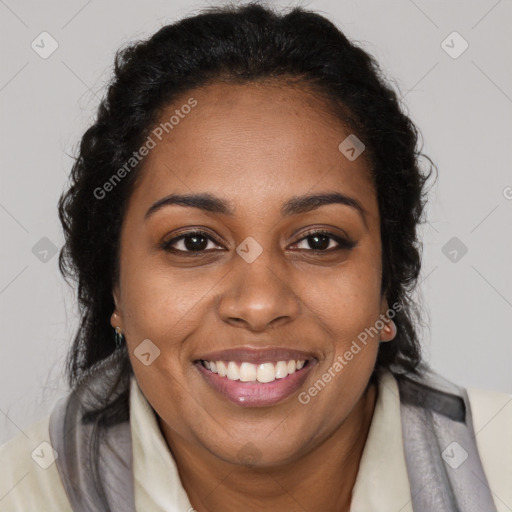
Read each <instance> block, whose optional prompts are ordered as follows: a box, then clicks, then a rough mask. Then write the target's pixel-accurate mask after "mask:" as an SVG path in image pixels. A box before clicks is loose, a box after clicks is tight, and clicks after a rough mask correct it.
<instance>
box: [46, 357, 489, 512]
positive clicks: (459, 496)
mask: <svg viewBox="0 0 512 512" xmlns="http://www.w3.org/2000/svg"><path fill="white" fill-rule="evenodd" d="M125 357H126V353H125V352H124V349H122V350H119V351H116V352H115V353H114V354H113V355H112V356H111V357H110V358H108V359H107V360H105V361H103V362H102V363H101V364H99V365H98V366H97V367H95V368H93V369H92V370H91V371H90V372H89V374H88V376H87V378H86V379H84V380H83V381H82V382H81V384H80V385H79V386H77V388H76V389H75V390H74V391H73V392H72V393H70V394H69V395H67V396H66V397H64V398H63V399H61V401H60V402H59V403H58V404H57V406H56V407H55V409H54V410H53V411H52V414H51V418H50V437H51V441H52V445H53V447H54V448H55V449H56V450H57V453H58V458H57V460H56V464H57V467H58V469H59V473H60V475H61V479H62V481H63V484H64V487H65V489H66V493H67V495H68V498H69V501H70V503H71V505H72V508H73V511H74V512H108V511H109V510H112V511H114V512H135V506H134V491H133V471H132V468H133V466H132V464H133V461H132V446H131V430H130V423H129V411H128V410H126V411H124V412H125V417H124V418H123V419H122V421H120V422H117V424H111V425H110V426H109V425H104V426H100V427H99V431H100V441H99V446H98V451H95V449H94V447H93V446H91V440H92V433H93V423H91V422H88V421H86V420H87V417H88V412H90V411H94V410H95V409H96V408H98V406H100V405H103V406H104V405H105V404H107V403H113V400H114V399H115V398H116V397H119V396H120V395H121V394H122V393H127V392H129V387H128V389H127V386H126V383H127V382H129V381H126V380H124V381H123V382H121V381H119V379H118V376H117V373H116V372H117V371H118V367H119V364H120V360H121V358H125ZM395 376H396V378H397V381H398V388H399V392H400V411H401V421H402V429H403V439H404V451H405V460H406V464H407V473H408V476H409V482H410V485H411V495H412V505H413V510H414V512H496V508H495V505H494V502H493V499H492V495H491V492H490V490H489V488H488V483H487V478H486V476H485V474H484V471H483V468H482V464H481V461H480V457H479V455H478V450H477V446H476V442H475V434H474V430H473V422H472V416H471V408H470V404H469V399H468V396H467V392H466V390H465V389H464V388H461V387H458V386H456V385H455V384H453V383H451V382H449V381H448V380H446V379H444V378H443V377H441V376H440V375H439V374H437V373H435V372H433V371H431V370H430V369H428V368H427V367H422V374H421V376H415V375H411V374H404V375H395ZM108 390H110V391H112V393H111V396H109V397H107V396H105V395H106V392H107V391H108ZM127 404H128V402H127ZM454 442H455V443H458V445H454V444H452V443H454ZM445 450H446V451H445ZM443 451H445V459H443V456H442V452H443ZM96 453H99V473H100V479H99V482H98V484H99V485H95V483H94V481H93V479H92V476H91V469H90V468H91V467H92V465H93V463H94V462H95V461H96V460H97V456H96V455H95V454H96ZM466 453H467V458H466V459H465V460H463V459H464V458H465V456H466ZM446 461H447V462H446ZM452 466H453V467H452ZM102 492H103V493H104V494H105V496H104V497H102V496H101V494H102Z"/></svg>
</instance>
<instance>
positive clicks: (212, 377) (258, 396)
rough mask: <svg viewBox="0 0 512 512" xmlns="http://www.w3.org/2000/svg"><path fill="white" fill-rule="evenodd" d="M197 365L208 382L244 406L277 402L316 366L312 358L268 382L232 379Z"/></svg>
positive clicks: (290, 392) (259, 405)
mask: <svg viewBox="0 0 512 512" xmlns="http://www.w3.org/2000/svg"><path fill="white" fill-rule="evenodd" d="M196 366H197V368H198V370H199V372H200V373H201V375H202V376H203V377H204V378H205V380H206V382H207V383H208V384H209V385H210V386H212V387H213V388H214V389H215V390H217V391H218V392H219V393H221V394H222V395H224V396H225V397H226V398H227V399H228V400H231V401H232V402H234V403H235V404H237V405H240V406H242V407H265V406H268V405H272V404H276V403H278V402H280V401H281V400H284V399H285V398H288V397H289V396H290V395H292V394H293V393H295V391H297V390H298V389H299V388H300V387H301V386H302V384H303V383H304V381H305V380H306V377H307V376H308V374H309V371H310V370H311V368H312V367H313V366H314V360H310V361H309V362H308V364H307V365H306V366H304V367H302V368H301V369H300V370H296V371H295V373H292V374H290V375H288V376H286V377H284V378H283V379H276V380H274V381H273V382H267V383H261V382H258V381H256V382H241V381H239V380H230V379H228V378H227V377H220V376H219V375H218V374H217V373H213V372H211V371H210V370H207V369H206V368H205V367H204V366H203V365H202V364H201V363H200V362H197V363H196Z"/></svg>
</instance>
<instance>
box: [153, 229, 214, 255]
mask: <svg viewBox="0 0 512 512" xmlns="http://www.w3.org/2000/svg"><path fill="white" fill-rule="evenodd" d="M210 241H211V242H215V240H213V238H212V237H211V236H210V235H209V234H208V233H206V232H205V231H189V232H188V233H183V234H181V235H180V236H177V237H175V238H173V239H172V240H168V241H166V242H164V244H163V245H162V249H164V250H166V251H169V252H176V253H179V252H181V253H194V252H195V253H200V252H203V251H206V250H207V247H208V242H210ZM175 245H180V247H174V246H175Z"/></svg>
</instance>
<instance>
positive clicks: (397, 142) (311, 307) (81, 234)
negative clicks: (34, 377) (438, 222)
mask: <svg viewBox="0 0 512 512" xmlns="http://www.w3.org/2000/svg"><path fill="white" fill-rule="evenodd" d="M417 141H418V132H417V130H416V128H415V127H414V125H413V124H412V122H411V121H410V119H409V118H408V117H407V116H406V115H404V113H403V112H402V111H401V109H400V106H399V103H398V100H397V97H396V94H395V93H394V92H393V91H392V90H391V89H390V88H389V86H388V85H386V83H385V81H384V80H383V79H382V78H381V75H380V71H379V68H378V66H377V64H376V63H375V61H374V60H373V59H372V58H371V57H370V56H369V55H368V54H367V53H365V52H364V51H363V50H362V49H360V48H359V47H357V46H356V45H354V44H353V43H351V42H349V41H348V40H347V39H346V38H345V36H344V35H343V34H342V33H340V31H339V30H338V29H337V28H336V27H335V26H334V25H333V24H332V23H330V22H329V21H328V20H326V19H325V18H323V17H321V16H320V15H318V14H315V13H312V12H308V11H305V10H303V9H301V8H295V9H293V10H292V11H291V12H289V13H288V14H278V13H275V12H273V11H272V10H270V9H269V8H266V7H262V6H260V5H257V4H249V5H246V6H242V7H223V8H216V9H210V10H208V11H206V12H203V13H201V14H199V15H197V16H193V17H189V18H187V19H184V20H181V21H180V22H178V23H175V24H172V25H168V26H165V27H163V28H162V29H161V30H159V31H158V32H157V33H156V34H154V35H153V36H152V37H151V38H150V39H149V40H147V41H142V42H139V43H137V44H134V45H132V46H131V47H129V48H126V49H125V50H123V51H121V52H120V53H119V54H118V56H117V58H116V64H115V77H114V80H113V81H112V83H111V84H110V86H109V88H108V92H107V95H106V98H105V100H104V101H103V102H102V103H101V105H100V107H99V110H98V115H97V119H96V121H95V123H94V124H93V125H92V126H91V127H90V128H89V129H88V130H87V132H86V133H85V134H84V136H83V138H82V142H81V146H80V153H79V155H78V158H77V160H76V163H75V164H74V167H73V170H72V174H71V185H70V188H69V190H68V191H67V192H66V193H65V194H64V195H63V196H62V198H61V200H60V203H59V214H60V219H61V222H62V224H63V227H64V233H65V236H66V244H65V246H64V248H63V250H62V251H61V254H60V267H61V271H62V272H63V274H64V275H65V276H70V277H74V278H75V279H76V280H77V281H78V298H79V302H80V305H81V312H82V318H81V326H80V329H79V331H78V333H77V335H76V338H75V340H74V344H73V347H72V350H71V352H70V354H69V365H68V374H69V384H70V386H71V387H72V388H73V392H71V393H70V394H69V395H67V396H65V397H64V398H63V399H62V400H61V401H60V402H59V404H58V405H57V406H56V407H55V409H54V410H53V411H52V413H51V416H50V417H49V418H46V419H44V420H42V421H41V422H40V423H38V424H37V425H34V426H33V427H32V428H31V429H30V430H29V433H28V437H24V436H18V437H17V438H15V439H14V440H12V441H10V442H9V443H8V444H6V445H4V447H3V448H2V451H1V454H2V460H3V461H4V460H5V461H7V462H8V464H7V465H6V464H5V463H4V464H3V465H2V469H1V477H2V478H1V481H2V485H3V488H2V491H4V490H5V492H3V494H2V500H1V501H0V507H1V509H2V510H9V511H14V510H52V511H61V510H62V511H64V510H74V511H82V510H83V511H86V510H87V511H91V510H93V511H106V510H113V511H121V510H122V511H125V510H126V511H128V510H132V511H133V510H140V511H144V512H147V511H156V510H159V511H161V510H165V511H183V512H185V511H187V510H188V511H191V510H196V511H198V512H205V511H223V512H230V511H234V510H241V509H244V510H255V511H256V510H258V511H259V510H269V511H274V510H275V511H277V510H286V511H305V510H307V511H322V512H323V511H325V512H330V511H332V512H334V511H336V512H340V511H343V512H348V511H351V512H354V511H357V512H363V511H364V512H372V511H379V512H382V511H393V512H397V511H398V510H400V511H402V512H404V511H414V512H426V511H433V510H435V511H436V512H440V511H455V510H457V511H464V512H467V511H476V510H478V511H483V510H485V511H489V512H491V511H496V510H509V509H510V508H511V507H512V494H511V488H512V485H510V484H511V482H512V467H511V465H510V460H512V441H511V439H510V434H509V432H510V427H511V425H512V409H511V406H510V405H508V407H507V403H509V401H510V399H511V397H510V396H508V395H505V394H501V393H491V392H477V391H472V392H467V390H465V389H463V388H460V387H459V386H457V385H455V384H452V383H450V382H449V381H447V380H445V379H443V378H442V377H441V376H439V375H437V374H435V373H434V372H432V371H431V370H430V369H429V368H428V367H427V365H426V364H425V363H424V362H423V361H422V359H421V352H420V345H419V341H418V336H417V324H418V322H419V321H420V319H419V314H418V310H417V308H416V306H415V304H414V302H413V301H412V300H411V293H412V292H413V290H414V287H415V285H416V283H417V278H418V275H419V272H420V262H421V258H420V247H421V245H420V243H419V241H418V239H417V232H416V229H417V226H418V224H419V223H420V222H421V220H422V213H423V208H424V205H425V200H426V188H425V185H426V183H427V181H428V178H429V176H430V173H429V174H423V173H422V171H421V170H420V166H419V159H420V157H421V156H422V155H421V153H419V152H418V151H417V148H416V146H417ZM494 412H496V414H495V415H494V417H492V416H493V414H494ZM486 421H488V422H489V424H488V425H484V423H485V422H486ZM482 427H485V428H484V429H483V430H482V434H483V435H482V436H479V437H475V436H476V433H477V432H478V431H479V429H480V428H482ZM507 427H508V428H507ZM486 429H487V430H486ZM491 431H492V435H486V433H487V432H491ZM499 453H506V454H507V455H508V457H505V458H504V460H503V461H501V462H500V461H499V460H498V458H497V454H499Z"/></svg>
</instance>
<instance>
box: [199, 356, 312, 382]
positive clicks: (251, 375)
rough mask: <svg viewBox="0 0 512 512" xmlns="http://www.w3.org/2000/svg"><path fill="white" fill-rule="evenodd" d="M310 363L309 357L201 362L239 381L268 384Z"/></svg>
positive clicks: (206, 367) (218, 372) (221, 375)
mask: <svg viewBox="0 0 512 512" xmlns="http://www.w3.org/2000/svg"><path fill="white" fill-rule="evenodd" d="M308 363H309V360H308V359H289V360H283V361H277V362H271V361H269V362H265V363H260V364H253V363H249V362H247V361H241V362H239V361H206V360H201V361H200V364H201V365H202V366H203V367H204V368H205V369H207V370H208V371H210V372H211V373H216V374H217V375H218V376H219V377H223V378H226V379H228V380H232V381H239V382H258V383H261V384H268V383H271V382H274V381H276V380H279V379H284V378H286V377H288V376H289V375H293V374H294V373H296V372H298V371H299V370H301V369H302V368H304V367H305V366H307V365H308Z"/></svg>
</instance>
